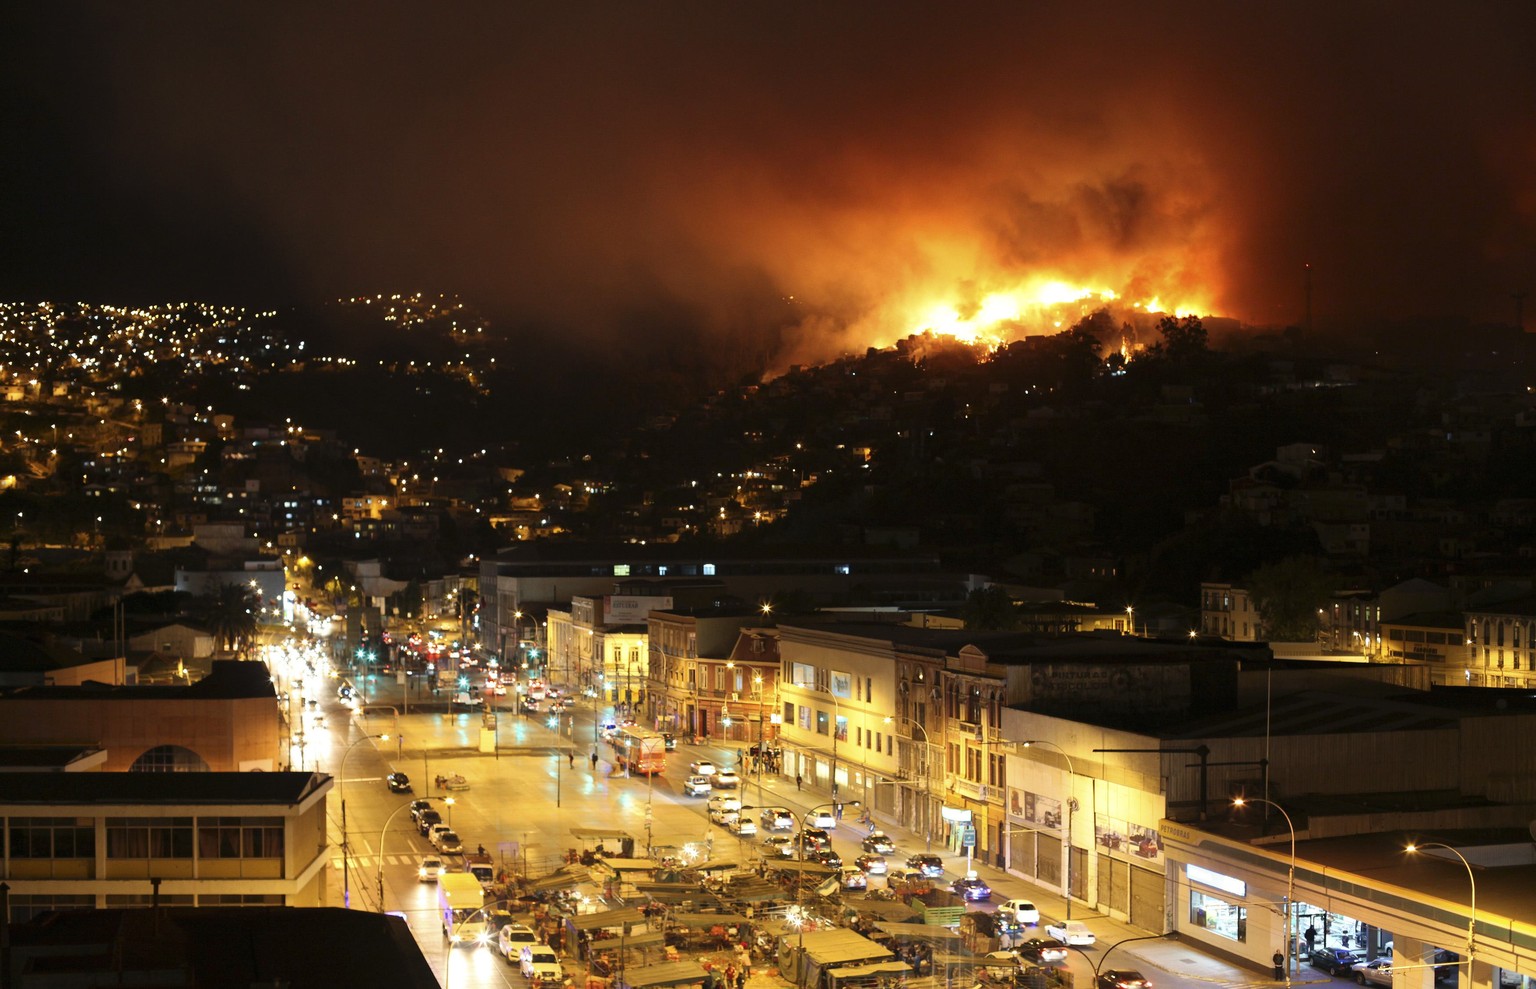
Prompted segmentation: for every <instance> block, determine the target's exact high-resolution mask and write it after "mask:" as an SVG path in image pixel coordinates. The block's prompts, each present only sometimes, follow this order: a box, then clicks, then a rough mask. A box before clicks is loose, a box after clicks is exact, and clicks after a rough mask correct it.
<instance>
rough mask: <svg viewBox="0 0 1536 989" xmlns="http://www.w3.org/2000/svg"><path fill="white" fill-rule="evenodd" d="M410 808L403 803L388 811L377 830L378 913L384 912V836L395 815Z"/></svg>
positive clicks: (428, 798) (438, 798)
mask: <svg viewBox="0 0 1536 989" xmlns="http://www.w3.org/2000/svg"><path fill="white" fill-rule="evenodd" d="M423 799H426V800H442V799H443V798H442V797H426V798H423ZM413 802H414V801H413ZM410 806H411V805H410V804H409V803H404V804H401V805H400V806H399V807H396V808H395V809H394V810H392V811H390V812H389V816H388V817H386V818H384V826H383V827H382V828H380V829H379V913H383V912H384V836H385V835H387V834H389V826H390V824H392V823H394V820H395V815H396V814H398V813H400V812H401V811H402V810H405V809H407V808H409V807H410Z"/></svg>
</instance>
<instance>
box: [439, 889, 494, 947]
mask: <svg viewBox="0 0 1536 989" xmlns="http://www.w3.org/2000/svg"><path fill="white" fill-rule="evenodd" d="M437 906H438V910H439V911H440V912H441V913H442V917H443V934H444V936H446V937H447V938H449V941H450V943H452V944H474V943H477V942H480V941H484V940H485V938H486V935H487V932H488V930H489V927H488V924H487V921H486V919H485V911H484V910H483V909H481V908H482V907H484V906H485V890H484V889H482V888H481V887H480V880H478V879H476V878H475V877H474V876H473V875H471V874H470V873H468V872H445V873H443V874H442V875H440V876H438V877H437Z"/></svg>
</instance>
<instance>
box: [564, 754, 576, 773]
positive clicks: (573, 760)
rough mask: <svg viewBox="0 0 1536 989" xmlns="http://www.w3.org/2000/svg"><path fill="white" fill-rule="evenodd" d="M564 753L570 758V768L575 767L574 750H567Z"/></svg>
mask: <svg viewBox="0 0 1536 989" xmlns="http://www.w3.org/2000/svg"><path fill="white" fill-rule="evenodd" d="M566 754H567V755H568V756H570V759H571V768H572V769H575V768H576V753H574V752H568V753H566Z"/></svg>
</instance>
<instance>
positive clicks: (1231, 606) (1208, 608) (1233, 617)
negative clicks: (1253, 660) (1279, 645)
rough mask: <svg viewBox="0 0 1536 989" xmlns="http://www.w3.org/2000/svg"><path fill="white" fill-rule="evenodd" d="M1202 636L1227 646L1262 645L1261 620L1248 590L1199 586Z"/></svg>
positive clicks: (1207, 584) (1232, 586)
mask: <svg viewBox="0 0 1536 989" xmlns="http://www.w3.org/2000/svg"><path fill="white" fill-rule="evenodd" d="M1200 632H1201V634H1202V635H1213V636H1215V637H1217V638H1219V639H1226V640H1227V641H1228V642H1259V641H1261V640H1262V639H1263V638H1264V633H1263V629H1262V619H1260V617H1259V611H1258V609H1257V608H1255V607H1254V606H1253V598H1252V596H1250V595H1249V593H1248V589H1247V588H1246V587H1239V586H1237V585H1236V584H1227V583H1216V582H1211V581H1206V582H1203V583H1201V585H1200Z"/></svg>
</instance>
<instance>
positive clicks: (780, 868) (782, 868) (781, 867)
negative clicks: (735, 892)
mask: <svg viewBox="0 0 1536 989" xmlns="http://www.w3.org/2000/svg"><path fill="white" fill-rule="evenodd" d="M763 867H764V868H766V869H768V870H769V871H770V872H775V871H776V872H813V873H822V872H835V871H836V870H835V869H833V868H832V867H831V866H830V865H823V864H822V863H820V862H797V861H794V860H792V859H785V860H784V861H782V862H765V863H764V865H763Z"/></svg>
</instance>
